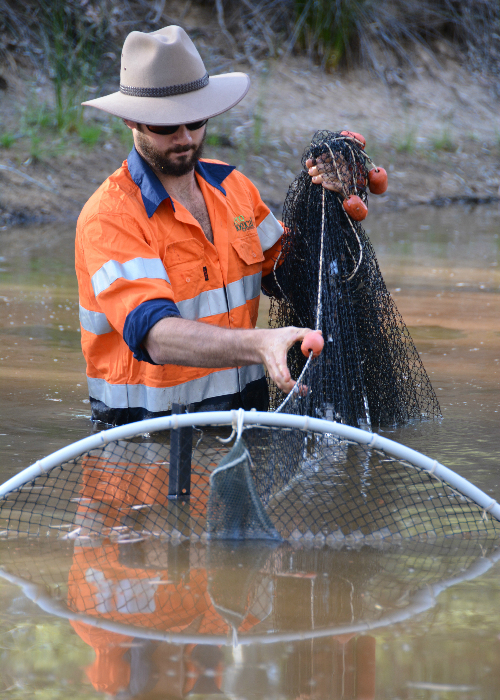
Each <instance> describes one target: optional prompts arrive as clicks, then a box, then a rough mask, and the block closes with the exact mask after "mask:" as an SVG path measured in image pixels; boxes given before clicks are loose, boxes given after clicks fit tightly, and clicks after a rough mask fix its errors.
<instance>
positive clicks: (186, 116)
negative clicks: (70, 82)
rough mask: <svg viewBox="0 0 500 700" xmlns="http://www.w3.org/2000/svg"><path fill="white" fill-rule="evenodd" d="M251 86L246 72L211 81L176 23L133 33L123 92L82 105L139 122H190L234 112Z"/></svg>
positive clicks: (124, 58)
mask: <svg viewBox="0 0 500 700" xmlns="http://www.w3.org/2000/svg"><path fill="white" fill-rule="evenodd" d="M249 87H250V79H249V77H248V75H246V74H245V73H224V74H222V75H213V76H210V77H209V76H208V73H207V71H206V69H205V66H204V64H203V61H202V60H201V56H200V54H199V53H198V51H197V49H196V47H195V45H194V44H193V42H192V41H191V39H190V38H189V37H188V35H187V34H186V32H185V31H184V30H183V29H181V27H176V26H175V25H172V26H170V27H164V28H163V29H158V31H156V32H151V33H149V34H146V33H144V32H132V33H131V34H129V35H128V36H127V38H126V39H125V43H124V44H123V51H122V61H121V72H120V90H119V92H114V93H112V94H111V95H105V96H104V97H98V98H97V99H95V100H88V102H83V103H82V104H83V105H88V106H89V107H97V109H102V110H103V111H105V112H109V113H110V114H114V115H116V116H117V117H122V119H130V121H134V122H139V123H141V124H158V125H168V124H188V123H189V122H196V121H199V120H201V119H208V118H209V117H215V116H216V115H217V114H222V112H226V111H227V110H228V109H231V107H234V105H236V104H238V102H239V101H240V100H242V99H243V97H245V95H246V93H247V92H248V88H249Z"/></svg>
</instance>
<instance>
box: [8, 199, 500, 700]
mask: <svg viewBox="0 0 500 700" xmlns="http://www.w3.org/2000/svg"><path fill="white" fill-rule="evenodd" d="M366 223H367V226H366V228H367V231H368V233H369V236H370V238H371V240H372V242H373V244H374V247H375V251H376V253H377V256H378V260H379V263H380V267H381V270H382V274H383V276H384V279H385V281H386V284H387V286H388V288H389V289H390V291H391V292H392V293H393V295H394V298H395V300H396V303H397V306H398V309H399V311H400V312H401V314H402V315H403V318H404V320H405V321H406V323H407V325H408V327H409V329H410V331H411V334H412V336H413V338H414V341H415V343H416V346H417V349H418V350H419V352H420V353H421V356H422V360H423V362H424V366H425V367H426V369H427V371H428V374H429V376H430V378H431V381H432V383H433V385H434V388H435V390H436V392H437V394H438V398H439V401H440V404H441V409H442V413H443V419H442V420H440V421H436V422H433V423H418V424H414V425H410V426H405V427H402V428H397V429H384V431H383V433H384V435H386V436H387V437H390V438H392V439H395V440H397V441H400V442H403V443H405V444H407V445H409V446H411V447H413V448H415V449H417V450H419V451H422V452H424V453H425V454H428V455H429V456H432V457H433V458H436V459H438V460H439V461H441V462H443V463H444V464H445V465H447V466H448V467H451V468H452V469H454V470H456V471H458V472H459V473H460V474H462V475H463V476H465V477H467V478H468V479H470V480H471V481H473V482H474V483H476V484H477V485H478V486H480V487H481V488H482V489H484V490H485V491H487V492H488V493H491V495H492V496H493V497H495V498H497V497H499V496H500V476H499V467H500V465H499V459H498V454H499V447H500V430H499V418H500V389H499V363H500V322H499V318H500V271H499V261H500V255H499V246H500V235H499V234H500V212H499V210H498V208H495V207H488V208H487V207H478V208H472V209H467V208H463V207H450V208H446V209H425V208H416V209H414V210H410V211H404V212H397V213H396V212H394V213H377V211H376V208H375V207H374V208H373V211H371V213H370V216H369V217H368V219H367V222H366ZM73 235H74V234H73V229H72V226H44V227H36V228H33V229H17V230H7V231H2V232H0V246H1V247H0V256H1V260H0V268H1V274H0V358H1V359H0V378H1V379H0V397H1V401H0V433H1V434H0V455H1V461H0V480H1V481H3V480H4V479H6V478H8V477H9V476H11V475H13V474H14V473H16V472H18V471H20V470H21V469H22V468H23V467H25V466H27V465H28V464H30V463H32V462H33V461H35V460H36V459H38V458H39V457H42V456H44V455H46V454H48V453H49V452H52V451H54V450H55V449H58V448H59V447H61V446H63V445H66V444H69V443H70V442H72V441H74V440H76V439H79V438H80V437H85V436H86V435H88V434H89V430H90V426H89V404H88V397H87V394H86V382H85V370H84V362H83V358H82V357H81V353H80V348H79V330H78V328H79V325H78V300H77V290H76V281H75V276H74V272H73ZM260 323H261V324H263V323H265V319H264V318H261V321H260ZM0 545H1V546H0V567H3V571H4V574H5V575H7V578H5V577H4V578H3V579H1V578H0V601H1V607H0V611H1V612H0V647H1V649H2V650H1V652H0V697H5V698H23V700H24V699H25V698H26V699H27V698H30V699H31V698H35V697H39V698H45V697H50V698H59V697H61V698H62V697H64V698H66V697H67V696H68V694H71V696H73V697H74V698H106V697H115V698H122V700H124V699H125V698H132V697H144V698H145V697H162V698H172V697H177V698H178V697H187V696H189V693H191V694H193V692H194V691H196V692H198V696H200V695H201V697H207V696H209V694H210V693H212V694H213V693H216V692H219V691H218V689H221V690H222V691H224V693H225V695H226V696H227V697H231V698H259V699H260V698H266V699H267V698H276V700H281V699H283V698H285V699H286V700H288V699H290V700H291V699H297V698H300V699H301V700H306V698H307V699H309V698H310V699H311V700H313V699H314V700H319V699H321V700H322V699H323V698H324V699H325V700H326V699H330V698H332V699H333V698H335V699H337V698H338V699H344V698H345V699H346V700H347V699H353V700H354V698H358V700H361V698H365V699H368V698H377V699H378V698H380V699H381V698H384V700H385V699H390V700H396V699H400V700H403V699H405V700H409V699H412V700H413V699H417V698H418V699H422V700H437V699H439V700H443V699H444V700H448V699H451V698H468V699H469V698H470V699H472V700H476V699H477V700H486V699H488V700H490V699H491V700H493V699H494V698H495V699H496V698H497V697H498V687H500V658H499V651H500V646H499V644H500V642H499V638H500V637H499V634H500V622H499V618H498V613H497V611H498V609H499V603H500V585H499V584H498V578H499V573H500V565H499V564H497V552H496V543H484V542H480V543H477V542H461V543H460V544H459V545H453V546H451V545H450V546H445V545H439V546H437V545H436V546H434V547H432V546H431V547H429V546H427V547H423V546H422V547H420V548H418V547H416V548H415V547H410V548H407V547H406V548H405V547H399V548H398V547H393V546H390V547H382V548H380V549H377V550H374V549H370V548H365V549H351V550H343V551H333V550H331V549H328V548H314V547H310V548H304V547H303V546H302V547H297V548H293V547H291V546H290V545H286V546H278V547H264V546H258V547H248V548H243V549H242V548H238V547H235V548H229V550H228V549H227V548H223V547H219V548H217V547H215V548H213V549H212V550H211V551H210V550H208V551H207V549H206V548H205V547H201V546H189V547H187V546H185V547H177V548H175V547H172V546H166V545H162V546H160V545H159V544H158V543H146V544H144V543H138V544H137V545H132V546H131V545H130V544H128V546H125V544H124V543H120V542H117V541H109V542H103V543H100V546H99V547H98V548H89V547H88V546H85V543H84V542H82V543H78V542H73V541H66V542H64V543H63V544H62V545H57V546H55V545H54V543H53V542H52V541H47V542H45V541H44V542H37V541H36V540H35V541H32V542H29V541H26V542H16V541H14V540H7V541H4V542H0ZM9 576H10V579H9V578H8V577H9ZM79 577H80V578H79ZM82 577H83V578H82ZM30 580H31V581H33V582H35V583H37V584H40V587H39V588H36V589H35V588H33V589H31V591H30V590H28V589H27V588H25V592H24V593H23V589H22V585H24V586H26V582H29V581H30ZM145 580H147V581H148V582H149V583H148V585H146V584H145V583H144V581H145ZM89 581H91V582H92V585H93V586H94V588H92V589H91V590H92V591H93V597H92V596H90V598H88V600H87V602H86V603H85V604H84V601H85V596H84V594H83V593H82V591H84V587H85V582H86V583H87V585H89ZM16 582H17V584H19V585H16ZM138 582H139V583H138ZM68 583H70V584H71V585H68ZM21 584H22V585H21ZM148 586H149V587H148ZM169 587H170V588H169ZM89 590H90V589H89ZM47 591H49V592H50V593H51V594H52V598H51V599H52V600H53V599H56V600H57V599H59V603H60V606H61V607H60V609H58V612H59V615H60V616H59V617H56V616H54V614H53V613H54V612H57V610H55V611H54V610H52V609H50V606H47V605H45V609H44V600H45V597H46V593H47ZM58 592H59V593H58ZM96 592H97V593H96ZM79 594H81V595H80V597H78V596H79ZM96 595H97V596H98V597H97V598H96ZM30 596H31V599H30ZM44 596H45V597H44ZM99 596H100V597H99ZM155 596H156V597H155ZM176 596H177V597H176ZM197 596H198V597H197ZM195 598H196V600H197V601H198V602H197V605H200V606H201V607H200V608H197V609H196V610H197V614H194V613H193V600H194V599H195ZM33 599H36V600H38V601H39V604H36V603H35V602H33ZM160 599H161V600H160ZM82 601H83V602H82ZM200 601H203V604H202V603H201V602H200ZM40 605H41V607H40ZM169 605H170V606H171V607H170V608H169ZM99 606H100V607H99ZM190 606H191V607H190ZM68 610H73V611H74V610H79V611H80V612H82V611H86V613H87V614H89V615H90V619H89V620H88V621H87V622H84V621H82V620H80V621H78V620H77V621H76V622H75V621H73V623H72V624H70V622H69V621H68V619H67V617H68V614H67V611H68ZM168 611H170V612H168ZM160 613H161V614H160ZM174 613H175V614H174ZM181 613H182V614H181ZM197 615H198V616H197ZM92 616H93V617H92ZM96 618H100V619H101V623H102V625H103V628H99V627H98V626H97V627H96V626H93V624H92V623H93V621H94V620H95V619H96ZM174 618H175V620H174ZM111 623H113V624H116V625H118V626H119V625H125V624H126V625H129V626H130V625H132V626H135V631H133V630H132V631H131V630H130V629H125V628H120V627H118V628H116V629H115V628H113V629H112V625H111ZM144 628H147V629H149V630H150V635H149V638H147V635H146V634H144V633H142V632H141V631H140V630H141V629H144ZM152 628H154V630H155V633H154V634H153V635H151V629H152ZM234 629H236V630H237V632H236V633H235V632H234ZM162 635H163V637H162ZM169 635H170V636H169ZM172 635H173V636H172ZM175 635H177V636H175ZM182 635H184V636H182ZM197 635H198V636H197ZM252 635H253V636H254V637H255V639H252ZM153 637H154V638H153ZM189 641H191V642H193V643H191V644H189V643H188V642H189ZM194 642H196V643H197V647H198V649H197V651H193V649H195V648H196V645H195V644H194ZM214 650H219V651H214ZM140 693H142V695H141V694H140ZM148 693H149V695H148ZM154 693H156V695H155V694H154ZM219 697H221V695H220V694H219Z"/></svg>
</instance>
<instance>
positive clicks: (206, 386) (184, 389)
mask: <svg viewBox="0 0 500 700" xmlns="http://www.w3.org/2000/svg"><path fill="white" fill-rule="evenodd" d="M264 375H265V373H264V368H263V366H262V365H250V366H248V367H242V368H241V369H239V370H238V369H224V370H220V372H212V373H211V374H209V375H207V376H206V377H200V378H199V379H193V380H191V381H190V382H185V383H184V384H179V385H178V386H173V387H165V388H163V389H159V388H156V387H151V386H146V385H145V384H110V383H109V382H106V381H105V380H104V379H93V378H91V377H88V378H87V381H88V386H89V394H90V396H92V398H94V399H99V400H100V401H102V402H103V403H105V404H106V406H109V407H110V408H128V407H129V406H131V407H134V408H137V407H143V408H146V409H147V410H148V411H152V412H154V413H156V412H159V411H169V410H170V409H171V408H172V404H173V403H181V404H184V405H186V404H190V403H198V402H199V401H203V400H204V399H211V398H215V397H216V396H227V395H229V394H236V393H237V392H239V391H241V390H242V389H243V388H244V387H245V386H246V385H247V384H249V383H250V382H253V381H256V380H257V379H260V378H261V377H263V376H264Z"/></svg>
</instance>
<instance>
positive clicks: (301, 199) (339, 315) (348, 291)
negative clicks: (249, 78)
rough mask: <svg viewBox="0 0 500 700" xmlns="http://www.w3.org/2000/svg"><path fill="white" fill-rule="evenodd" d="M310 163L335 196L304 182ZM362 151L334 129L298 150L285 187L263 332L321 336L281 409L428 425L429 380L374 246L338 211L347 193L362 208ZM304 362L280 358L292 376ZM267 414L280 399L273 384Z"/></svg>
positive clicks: (434, 407)
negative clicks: (282, 235) (280, 243)
mask: <svg viewBox="0 0 500 700" xmlns="http://www.w3.org/2000/svg"><path fill="white" fill-rule="evenodd" d="M308 159H312V160H313V161H315V162H316V163H317V164H318V166H320V167H321V169H322V171H323V172H324V177H328V178H329V181H330V182H331V184H332V186H333V187H335V189H336V191H329V190H326V189H325V188H323V187H322V186H319V185H317V184H313V183H312V181H311V178H310V176H309V174H308V173H307V171H306V165H305V163H306V160H308ZM370 163H371V161H370V160H369V158H368V157H367V155H366V154H365V152H364V151H363V150H362V149H361V148H360V147H359V145H358V144H357V142H356V141H355V140H353V139H352V138H347V137H346V136H343V135H342V134H341V133H340V132H329V131H319V132H317V133H316V134H315V135H314V138H313V140H312V142H311V145H310V146H309V147H308V148H307V150H306V151H305V153H304V155H303V158H302V164H303V167H304V170H303V171H302V173H301V174H300V175H299V176H298V177H297V178H296V180H295V181H294V182H293V183H292V184H291V186H290V189H289V191H288V194H287V197H286V201H285V205H284V209H283V223H284V225H285V228H286V230H287V232H288V236H287V240H286V244H285V247H284V249H283V253H282V255H281V257H280V259H279V260H278V265H277V266H276V269H275V272H274V281H273V284H272V289H270V290H269V291H270V292H272V293H273V294H274V295H275V298H273V299H272V300H271V325H272V326H273V327H281V326H288V325H291V326H301V327H306V328H312V329H315V330H322V332H323V338H324V340H325V346H324V350H323V352H322V354H321V356H320V357H319V358H318V359H315V360H314V361H313V362H312V364H311V366H310V367H309V368H308V370H307V372H306V373H305V375H304V377H303V383H304V384H305V385H307V387H308V392H307V395H306V396H305V397H302V398H300V397H298V395H295V400H294V401H293V402H291V401H289V402H288V404H287V406H286V408H285V409H284V410H286V411H287V412H297V413H300V414H302V415H309V416H312V417H318V418H321V417H323V418H328V419H330V420H337V421H339V422H342V423H346V424H349V425H353V426H356V427H357V426H359V427H370V426H371V425H377V424H396V423H402V422H405V421H408V420H410V419H421V418H429V417H430V418H432V417H437V416H439V415H440V408H439V404H438V401H437V398H436V395H435V393H434V391H433V389H432V386H431V384H430V381H429V378H428V376H427V374H426V372H425V369H424V367H423V365H422V362H421V360H420V357H419V354H418V352H417V350H416V348H415V346H414V344H413V341H412V339H411V336H410V334H409V332H408V329H407V328H406V326H405V324H404V321H403V319H402V318H401V316H400V314H399V312H398V310H397V308H396V305H395V304H394V301H393V299H392V297H391V295H390V294H389V292H388V291H387V288H386V286H385V283H384V280H383V278H382V275H381V273H380V269H379V266H378V263H377V259H376V257H375V252H374V250H373V247H372V245H371V243H370V241H369V239H368V237H367V235H366V233H365V231H364V230H363V228H362V226H361V224H360V223H359V221H355V220H353V219H352V218H351V217H350V216H348V215H347V213H346V211H345V209H344V203H345V201H346V198H348V197H349V196H350V195H352V194H356V195H357V196H359V197H360V199H361V200H362V201H364V202H367V184H368V167H367V166H368V165H369V164H370ZM305 362H306V358H305V357H304V356H303V355H302V353H301V351H300V348H299V346H295V347H294V348H292V350H291V351H290V353H289V366H290V369H291V373H292V376H293V377H294V378H297V377H299V375H300V374H301V372H302V370H303V368H304V365H305ZM272 391H274V395H273V407H274V408H275V409H276V408H277V407H278V406H279V405H280V404H281V403H282V401H283V400H284V398H285V397H284V395H283V394H282V393H281V392H280V391H279V390H276V388H275V387H272Z"/></svg>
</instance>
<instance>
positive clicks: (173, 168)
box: [136, 124, 206, 177]
mask: <svg viewBox="0 0 500 700" xmlns="http://www.w3.org/2000/svg"><path fill="white" fill-rule="evenodd" d="M137 128H138V131H139V133H138V134H137V141H136V147H137V150H138V151H139V153H140V154H141V155H142V156H143V158H144V159H145V160H146V161H147V163H148V164H149V165H150V166H151V167H152V168H153V170H156V171H159V172H161V173H163V174H164V175H171V176H174V177H181V176H182V175H187V174H188V173H190V172H191V171H192V170H194V166H195V165H196V162H197V161H198V160H199V159H200V158H201V156H202V154H203V147H204V145H205V136H206V128H205V129H204V132H203V138H202V140H201V142H200V143H199V144H191V145H190V146H181V145H179V146H172V147H171V148H167V149H164V150H162V149H160V148H158V147H157V146H156V145H155V144H154V143H153V142H152V141H151V139H150V138H149V137H148V136H147V135H146V134H147V132H146V131H145V128H144V126H143V125H142V124H140V125H138V127H137ZM180 154H182V155H180Z"/></svg>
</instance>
